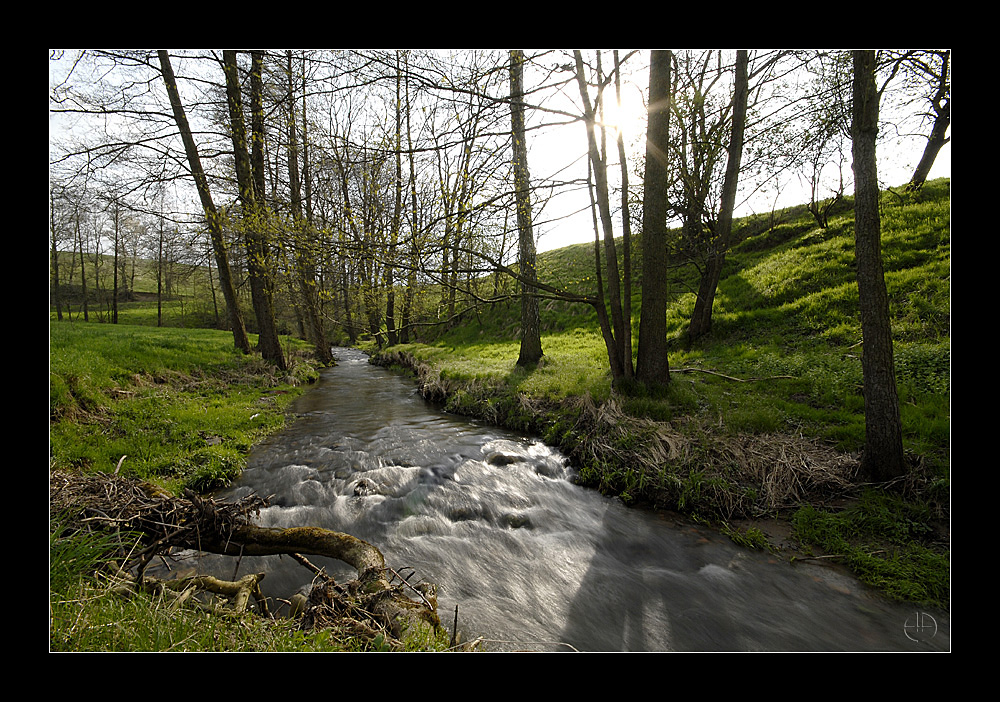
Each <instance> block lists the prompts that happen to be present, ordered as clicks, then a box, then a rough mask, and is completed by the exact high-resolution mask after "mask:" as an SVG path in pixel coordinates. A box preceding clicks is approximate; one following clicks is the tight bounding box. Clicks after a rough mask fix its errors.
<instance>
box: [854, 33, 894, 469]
mask: <svg viewBox="0 0 1000 702" xmlns="http://www.w3.org/2000/svg"><path fill="white" fill-rule="evenodd" d="M853 59H854V86H853V92H852V106H853V120H852V128H851V140H852V152H853V157H854V236H855V256H856V259H857V279H858V299H859V303H860V307H861V333H862V339H863V342H864V352H863V354H862V362H861V366H862V374H863V382H864V395H865V451H864V456H863V458H862V462H861V467H862V470H863V471H864V472H865V473H867V474H868V475H869V476H871V477H872V478H873V479H874V480H889V479H892V478H896V477H899V476H901V475H903V474H904V473H905V472H906V467H905V463H904V459H903V440H902V435H903V432H902V424H901V420H900V415H899V398H898V395H897V393H896V373H895V367H894V362H893V349H892V330H891V325H890V319H889V296H888V294H887V292H886V287H885V276H884V273H883V270H882V251H881V220H880V217H879V209H878V208H879V185H878V171H877V167H876V159H875V142H876V138H877V137H878V114H879V109H878V107H879V105H878V103H879V97H880V95H879V91H878V90H877V89H876V86H875V52H874V51H871V50H861V51H854V52H853Z"/></svg>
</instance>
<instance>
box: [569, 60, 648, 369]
mask: <svg viewBox="0 0 1000 702" xmlns="http://www.w3.org/2000/svg"><path fill="white" fill-rule="evenodd" d="M573 55H574V58H575V60H576V80H577V86H578V87H579V89H580V97H581V99H582V100H583V115H584V125H585V126H586V128H587V146H588V149H587V153H588V158H589V165H590V166H591V168H592V172H593V175H594V182H595V185H596V188H595V189H596V198H597V203H596V204H597V208H598V212H599V216H600V224H601V231H602V232H603V235H604V259H605V263H604V265H605V267H606V273H607V283H608V297H609V300H610V303H611V304H610V307H611V320H610V324H608V323H607V321H606V312H604V309H603V307H604V303H603V301H602V302H601V303H600V307H598V308H597V313H598V321H599V323H600V324H601V330H602V334H603V336H604V341H605V345H606V346H607V349H608V360H609V361H610V364H611V375H612V378H613V379H614V381H615V382H617V381H619V380H621V379H623V378H631V377H633V375H634V367H633V365H632V348H631V345H630V346H629V347H628V348H626V347H625V338H626V336H627V335H626V333H625V325H626V323H627V324H629V325H631V323H632V320H626V319H625V313H624V310H623V308H622V298H621V296H622V293H621V273H620V271H619V268H618V249H617V246H616V245H615V233H614V225H613V223H612V216H611V197H610V191H609V185H608V168H607V158H606V156H605V155H604V154H602V152H601V149H600V148H599V146H598V144H597V127H598V118H597V111H596V110H595V107H594V105H593V104H592V103H591V100H590V93H589V91H588V88H587V79H586V75H585V73H584V67H583V56H582V54H581V53H580V51H579V49H575V50H574V51H573ZM598 56H599V55H598ZM599 60H600V59H598V61H599ZM597 84H598V92H597V105H598V107H599V106H600V104H601V102H602V100H603V78H602V76H601V71H600V65H598V70H597ZM624 216H628V213H627V212H626V213H624ZM596 234H597V232H596V229H595V236H596ZM594 253H595V260H596V262H597V273H598V297H599V298H603V296H604V292H603V289H602V287H603V286H602V279H601V277H600V276H601V264H600V246H599V244H598V243H597V241H596V240H595V249H594Z"/></svg>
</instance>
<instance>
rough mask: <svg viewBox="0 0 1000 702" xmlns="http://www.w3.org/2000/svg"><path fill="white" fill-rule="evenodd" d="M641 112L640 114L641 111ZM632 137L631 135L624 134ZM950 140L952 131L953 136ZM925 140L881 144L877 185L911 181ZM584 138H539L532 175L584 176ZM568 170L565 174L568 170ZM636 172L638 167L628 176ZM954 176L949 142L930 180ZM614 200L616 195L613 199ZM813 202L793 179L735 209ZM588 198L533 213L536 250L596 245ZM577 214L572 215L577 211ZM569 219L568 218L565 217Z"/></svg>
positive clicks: (572, 130)
mask: <svg viewBox="0 0 1000 702" xmlns="http://www.w3.org/2000/svg"><path fill="white" fill-rule="evenodd" d="M642 109H643V108H642V107H641V105H640V106H639V108H636V107H635V106H633V107H632V109H631V110H629V111H628V113H629V114H630V115H631V117H632V134H633V135H635V134H636V133H638V134H639V136H640V137H641V134H642V130H644V129H645V116H644V114H642V113H641V110H642ZM637 110H639V112H637ZM626 134H628V132H626ZM949 136H950V133H949ZM926 141H927V140H926V138H922V137H921V138H911V139H908V140H905V141H904V140H901V141H899V142H885V143H880V144H879V146H878V149H877V156H878V159H879V165H878V167H879V174H878V175H879V182H880V183H881V184H882V186H883V187H896V186H900V185H903V184H905V183H906V182H908V181H909V179H910V176H911V175H912V174H913V169H914V168H915V167H916V165H917V163H918V162H919V161H920V157H921V155H922V154H923V150H924V146H925V144H926ZM585 142H586V134H585V132H584V130H583V127H582V126H580V125H570V126H567V127H562V128H561V129H560V130H558V133H553V134H551V135H548V136H546V137H544V138H541V137H539V138H536V139H535V143H533V144H532V148H531V151H530V152H529V155H528V161H529V167H530V168H531V171H532V177H533V178H534V177H535V176H536V174H537V175H539V176H543V175H546V174H549V173H552V172H555V171H559V170H561V169H563V168H565V167H566V166H567V165H569V164H570V163H571V162H573V161H576V169H577V172H578V173H579V174H581V176H582V177H586V162H585V161H584V160H582V155H583V154H584V150H585V149H586V143H585ZM564 172H565V171H564ZM634 172H635V167H634V165H633V166H632V167H631V170H630V173H634ZM845 177H846V178H850V177H851V173H850V162H849V161H848V163H847V164H846V165H845ZM942 177H951V142H949V143H947V144H946V145H945V146H944V148H942V149H941V152H940V153H939V154H938V157H937V159H936V160H935V162H934V167H933V168H932V169H931V172H930V176H929V179H934V178H942ZM639 182H641V181H640V179H639V177H638V176H637V175H636V176H633V181H632V183H633V185H634V184H636V183H639ZM851 193H853V188H852V186H850V185H848V187H847V191H846V194H851ZM613 197H614V196H613ZM808 201H809V189H808V187H807V186H806V185H805V184H804V183H800V182H798V181H797V180H796V179H792V180H789V181H788V182H787V183H786V184H785V186H784V187H783V189H782V191H781V193H780V197H779V199H778V200H777V201H776V202H775V200H774V195H771V196H769V198H768V200H767V202H766V203H764V202H762V201H759V200H758V201H757V202H755V203H751V204H750V205H744V206H743V207H741V208H739V209H738V211H737V213H736V214H737V216H738V217H739V216H746V215H749V214H752V212H753V210H754V209H756V211H757V212H761V211H769V210H770V207H771V205H772V203H775V204H776V206H777V207H778V208H781V207H790V206H794V205H801V204H803V203H806V202H808ZM589 202H590V200H589V197H588V196H587V195H586V192H579V193H575V194H567V195H563V196H561V197H560V198H559V199H557V200H556V201H554V202H552V203H549V204H548V205H547V207H546V209H545V210H544V211H543V212H541V213H537V212H536V214H535V217H536V224H535V235H536V237H537V242H538V243H537V250H538V251H539V252H543V251H550V250H553V249H558V248H562V247H564V246H569V245H571V244H578V243H583V242H592V241H593V240H594V226H593V217H592V215H591V213H590V211H589V209H588V208H589ZM581 208H582V210H583V211H581V212H579V213H578V214H572V213H574V212H577V211H578V210H581ZM564 217H567V218H568V219H564ZM615 226H616V231H615V233H616V235H620V234H621V231H620V229H621V224H620V220H618V221H616V222H615Z"/></svg>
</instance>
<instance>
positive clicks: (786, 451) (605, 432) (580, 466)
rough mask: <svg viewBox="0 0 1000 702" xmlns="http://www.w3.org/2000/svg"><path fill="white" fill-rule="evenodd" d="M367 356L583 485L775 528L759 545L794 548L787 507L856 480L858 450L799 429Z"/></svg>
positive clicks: (637, 501)
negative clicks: (626, 406)
mask: <svg viewBox="0 0 1000 702" xmlns="http://www.w3.org/2000/svg"><path fill="white" fill-rule="evenodd" d="M371 362H372V363H374V364H376V365H380V366H383V367H388V368H392V367H396V368H399V369H402V370H404V371H405V372H408V373H411V374H412V375H413V376H414V377H415V379H416V383H417V387H418V390H419V392H420V394H421V396H423V397H424V398H425V399H426V400H428V401H430V402H432V403H435V404H438V405H440V406H442V407H443V408H444V409H445V410H446V411H448V412H452V413H454V414H460V415H464V416H469V417H472V418H475V419H480V420H483V421H486V422H489V423H491V424H494V425H497V426H501V427H504V428H507V429H512V430H515V431H522V432H526V433H530V434H533V435H535V436H537V437H539V438H541V439H542V440H543V441H544V442H545V443H547V444H549V445H550V446H553V447H554V448H557V449H558V450H559V451H561V452H562V453H563V454H564V455H566V456H567V457H568V458H569V459H570V461H571V462H572V463H573V465H574V466H575V467H576V468H577V470H578V478H577V482H578V483H580V484H581V485H584V486H586V487H591V488H595V489H597V490H599V491H600V492H601V493H602V494H605V495H608V496H614V497H619V498H621V499H622V500H623V501H624V502H625V503H627V504H631V505H635V506H641V507H644V508H648V509H653V510H661V511H662V510H666V511H672V512H677V513H679V514H681V515H685V516H686V517H687V518H691V519H695V520H697V521H709V522H713V523H716V524H723V525H728V526H729V527H731V528H733V529H736V530H737V532H738V531H746V530H747V529H755V530H757V531H760V532H763V533H764V534H765V535H768V536H773V541H771V542H770V544H769V545H767V544H762V543H761V544H757V547H771V548H775V549H777V548H782V549H794V548H795V545H794V540H793V539H792V537H791V530H790V528H789V525H788V524H787V519H786V517H785V515H787V513H788V512H789V511H790V510H792V509H794V508H796V507H797V506H798V505H801V504H803V503H810V504H823V503H826V502H827V501H829V500H831V499H843V498H845V497H849V496H850V495H851V493H852V492H853V491H854V489H855V486H856V484H857V471H858V466H859V463H858V461H857V458H856V457H854V456H849V455H844V454H840V453H838V452H836V451H833V450H832V449H830V448H828V447H825V446H823V445H821V444H820V443H818V442H815V441H811V440H808V439H805V438H802V437H793V436H787V435H779V434H766V435H740V436H735V437H734V436H721V435H717V434H713V433H712V432H711V431H710V430H709V429H707V428H705V427H703V426H700V425H699V424H698V423H697V422H696V421H695V420H684V421H683V422H678V423H668V422H658V421H654V420H651V419H646V418H640V417H635V416H631V415H629V414H627V413H625V412H624V411H623V410H622V408H621V405H620V404H619V402H618V401H617V399H616V397H615V396H614V395H612V396H611V398H609V399H608V400H606V401H604V402H602V403H596V402H595V401H594V400H593V398H591V397H590V396H589V395H586V396H582V397H570V398H566V399H565V400H561V401H553V400H548V399H542V398H537V397H532V396H529V395H525V394H523V393H519V392H515V391H512V390H511V389H510V388H509V387H507V386H506V385H505V384H504V383H503V381H502V380H499V379H497V380H491V379H482V378H476V379H473V380H461V379H455V378H452V377H449V376H448V375H447V374H446V373H444V372H442V371H441V370H440V369H436V368H434V367H432V366H431V365H430V364H428V363H426V362H424V361H422V360H421V359H420V358H418V357H417V356H416V355H414V354H412V353H410V352H408V351H405V350H398V349H385V350H382V351H379V352H376V353H374V354H373V355H372V356H371ZM765 526H766V528H767V530H766V531H765V530H764V528H763V527H765ZM768 532H771V533H768ZM753 533H755V534H756V533H757V532H753ZM733 535H734V536H737V535H738V534H737V533H736V532H734V534H733ZM734 540H737V541H738V539H736V538H734ZM747 545H751V544H747Z"/></svg>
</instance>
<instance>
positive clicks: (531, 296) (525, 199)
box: [510, 49, 542, 366]
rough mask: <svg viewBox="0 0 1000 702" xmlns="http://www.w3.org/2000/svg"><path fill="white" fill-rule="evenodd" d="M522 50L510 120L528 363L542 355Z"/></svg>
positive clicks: (523, 357) (521, 359)
mask: <svg viewBox="0 0 1000 702" xmlns="http://www.w3.org/2000/svg"><path fill="white" fill-rule="evenodd" d="M523 101H524V52H522V51H520V50H519V49H512V50H511V51H510V122H511V136H512V139H513V151H514V200H515V207H516V208H517V231H518V247H517V253H518V266H519V268H520V271H521V276H522V282H521V350H520V353H519V355H518V358H517V365H519V366H531V365H534V364H536V363H538V361H539V360H540V359H541V358H542V337H541V321H540V319H539V312H538V297H536V294H535V293H536V290H535V288H534V287H532V286H531V284H530V282H531V281H534V280H537V278H538V271H537V269H536V264H535V235H534V232H533V229H532V222H531V192H530V186H531V176H530V172H529V170H528V144H527V141H526V136H525V131H524V102H523Z"/></svg>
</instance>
